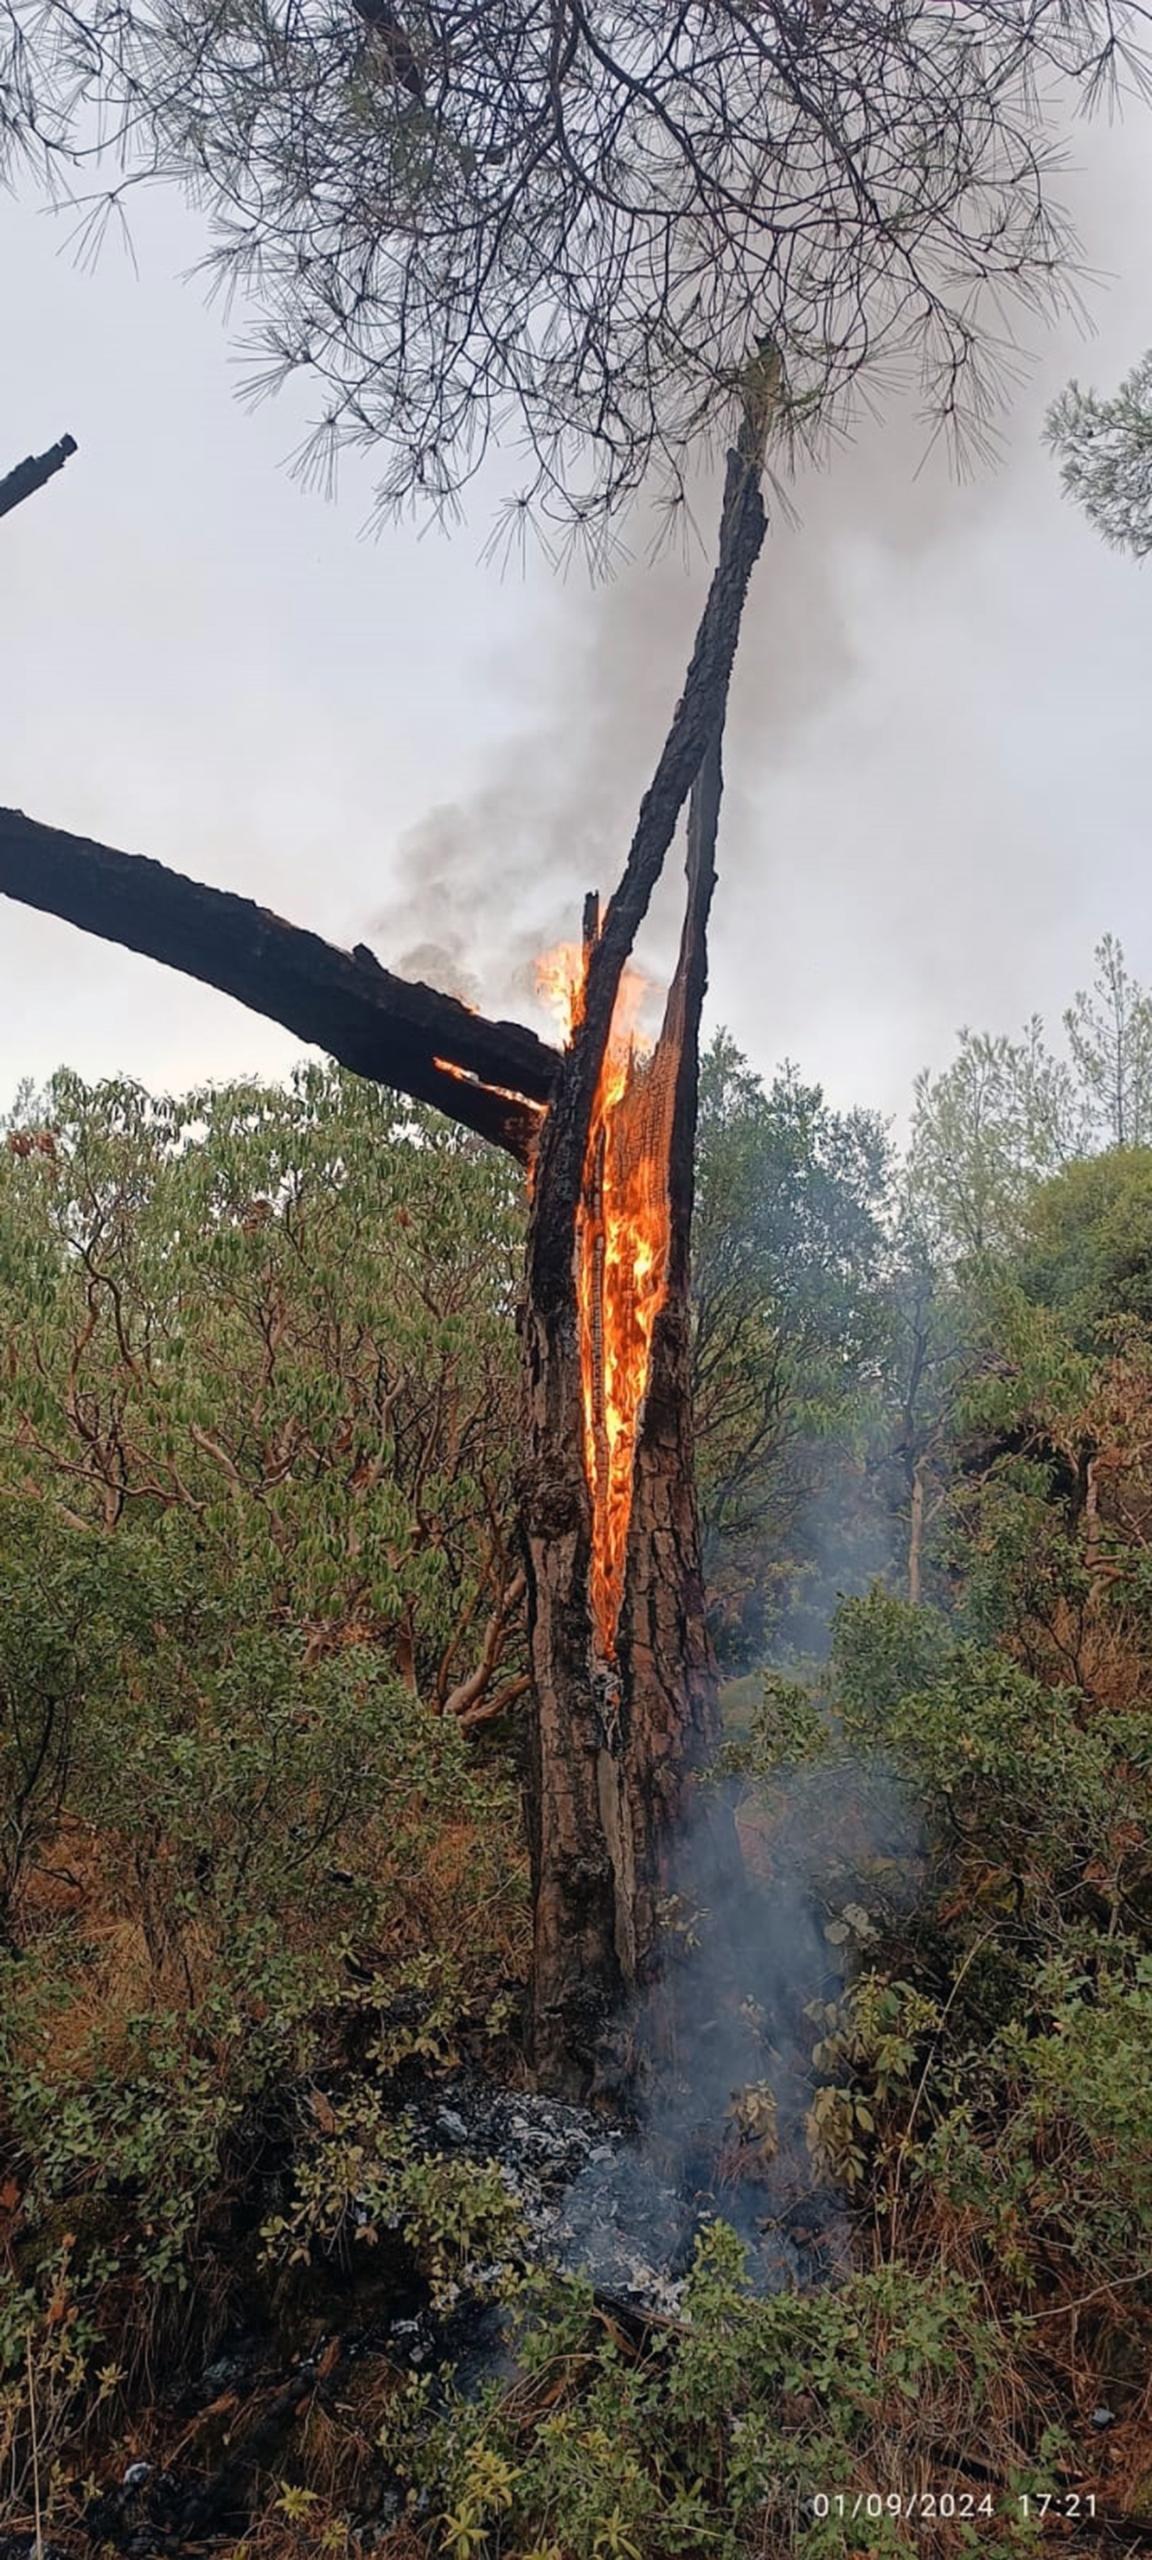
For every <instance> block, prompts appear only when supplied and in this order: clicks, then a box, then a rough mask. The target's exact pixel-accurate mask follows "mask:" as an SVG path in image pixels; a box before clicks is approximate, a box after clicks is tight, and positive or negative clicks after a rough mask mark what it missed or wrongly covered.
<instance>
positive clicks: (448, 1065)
mask: <svg viewBox="0 0 1152 2560" xmlns="http://www.w3.org/2000/svg"><path fill="white" fill-rule="evenodd" d="M432 1064H433V1066H434V1067H439V1069H440V1072H441V1075H445V1076H455V1078H456V1082H457V1084H474V1085H476V1086H477V1087H478V1089H479V1091H480V1092H481V1093H496V1094H499V1097H500V1100H501V1102H518V1103H519V1104H520V1106H521V1108H522V1109H523V1110H524V1111H538V1112H539V1114H540V1117H541V1119H543V1116H544V1112H545V1110H546V1108H547V1105H546V1104H545V1103H543V1102H536V1101H535V1100H534V1099H533V1097H532V1095H531V1094H529V1093H517V1091H516V1088H515V1086H514V1085H510V1084H489V1083H488V1082H487V1079H486V1078H485V1077H484V1076H478V1075H474V1074H473V1072H472V1069H471V1067H456V1066H453V1063H452V1060H451V1058H433V1060H432Z"/></svg>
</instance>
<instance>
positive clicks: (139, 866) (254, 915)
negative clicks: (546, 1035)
mask: <svg viewBox="0 0 1152 2560" xmlns="http://www.w3.org/2000/svg"><path fill="white" fill-rule="evenodd" d="M0 895H2V896H4V897H8V898H17V899H19V900H20V901H21V903H22V904H23V905H24V906H29V907H38V908H39V909H40V910H41V912H42V913H44V914H46V915H54V916H60V917H62V918H63V919H64V921H65V922H66V923H68V924H75V925H79V926H80V927H81V929H82V930H83V931H84V932H85V933H94V934H98V935H99V936H100V937H101V939H102V940H103V941H105V942H117V943H120V944H122V945H123V946H124V948H125V949H126V950H129V951H140V952H143V953H145V954H146V955H147V957H148V958H149V959H152V960H160V961H163V962H164V963H165V965H166V966H167V967H168V968H171V969H179V970H181V971H182V972H183V974H184V975H185V976H186V977H189V978H199V979H201V980H202V982H203V983H204V984H205V985H206V986H210V987H218V988H219V989H220V990H221V992H222V993H223V994H224V995H230V996H235V998H236V999H237V1002H238V1003H240V1004H245V1005H248V1006H249V1007H250V1008H251V1010H252V1012H253V1013H262V1014H265V1015H267V1016H268V1018H269V1019H270V1020H271V1021H273V1022H280V1023H283V1024H284V1026H285V1028H286V1029H287V1030H289V1031H294V1032H296V1033H298V1035H299V1037H300V1038H301V1039H303V1040H308V1041H311V1042H312V1043H314V1045H315V1046H316V1047H317V1048H318V1049H324V1050H326V1051H327V1052H328V1055H329V1056H330V1057H333V1058H336V1059H338V1060H339V1062H340V1064H341V1065H342V1066H345V1067H351V1068H352V1069H353V1070H354V1072H355V1073H356V1074H357V1075H361V1076H368V1077H371V1078H373V1079H374V1080H375V1081H376V1082H377V1083H379V1084H387V1085H391V1086H393V1087H394V1088H395V1090H396V1091H397V1092H399V1093H405V1094H408V1095H410V1096H411V1098H412V1100H413V1101H415V1102H430V1103H432V1104H434V1105H435V1107H436V1108H437V1110H440V1111H443V1112H444V1113H445V1114H446V1116H447V1118H448V1119H450V1120H455V1121H457V1122H458V1123H459V1124H460V1126H461V1127H463V1128H465V1129H474V1130H475V1131H477V1132H478V1134H479V1135H480V1136H481V1137H483V1138H488V1139H491V1140H492V1142H493V1143H494V1144H495V1145H496V1146H500V1147H503V1148H505V1149H506V1150H507V1152H508V1154H509V1155H513V1156H516V1157H517V1158H518V1159H519V1160H520V1161H521V1162H525V1161H526V1160H527V1158H528V1156H529V1154H530V1153H531V1150H532V1147H533V1145H534V1143H535V1140H536V1136H537V1134H538V1131H539V1127H540V1122H541V1117H542V1108H541V1106H543V1105H544V1104H546V1103H547V1101H548V1099H549V1097H550V1095H551V1093H552V1091H553V1089H554V1086H555V1084H556V1081H557V1078H558V1076H559V1072H560V1058H559V1055H558V1053H557V1052H556V1050H554V1049H550V1048H549V1047H548V1045H547V1043H546V1042H545V1041H543V1040H539V1039H538V1038H537V1036H536V1034H535V1032H533V1031H529V1030H526V1029H525V1028H524V1026H523V1025H522V1024H520V1023H516V1022H490V1021H488V1020H487V1019H486V1017H485V1016H484V1015H483V1014H479V1013H472V1012H470V1011H469V1008H468V1006H467V1005H463V1004H460V1003H458V1002H457V1000H456V998H455V997H454V996H446V995H442V994H441V993H440V992H439V990H438V989H437V988H435V987H427V986H423V985H421V984H420V983H419V982H418V981H415V980H412V979H408V978H397V977H393V976H392V974H391V972H390V971H389V970H387V969H382V968H381V967H380V964H379V962H378V961H376V960H375V959H374V958H373V957H372V955H371V953H370V952H368V951H366V950H365V949H364V947H363V946H362V945H361V946H358V949H357V952H356V953H352V952H348V951H340V950H338V949H337V948H336V946H335V944H333V943H330V942H324V941H322V940H321V938H320V936H319V934H315V933H307V932H304V931H303V930H302V929H301V928H300V927H299V926H298V925H292V924H286V923H285V922H284V920H283V918H282V917H281V916H277V915H273V914H272V913H271V911H270V909H269V908H267V907H258V906H256V905H254V904H253V902H252V900H251V899H250V898H238V897H236V896H235V895H234V894H233V893H232V892H231V891H230V890H226V889H211V888H207V887H205V886H204V885H203V883H201V882H200V881H197V880H188V879H186V878H185V877H184V875H183V873H182V872H179V871H169V870H167V869H166V867H165V866H164V864H163V863H159V862H152V861H150V860H148V859H147V857H146V856H144V855H142V854H131V853H118V852H116V851H114V850H113V849H112V848H111V847H110V846H108V845H104V844H94V843H92V842H90V841H89V839H88V838H87V837H84V836H72V835H65V834H62V833H61V831H60V830H59V829H58V828H56V827H46V826H42V825H41V824H40V823H39V822H38V821H37V820H36V819H34V818H26V817H25V816H24V814H23V811H22V810H19V809H2V810H0Z"/></svg>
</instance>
